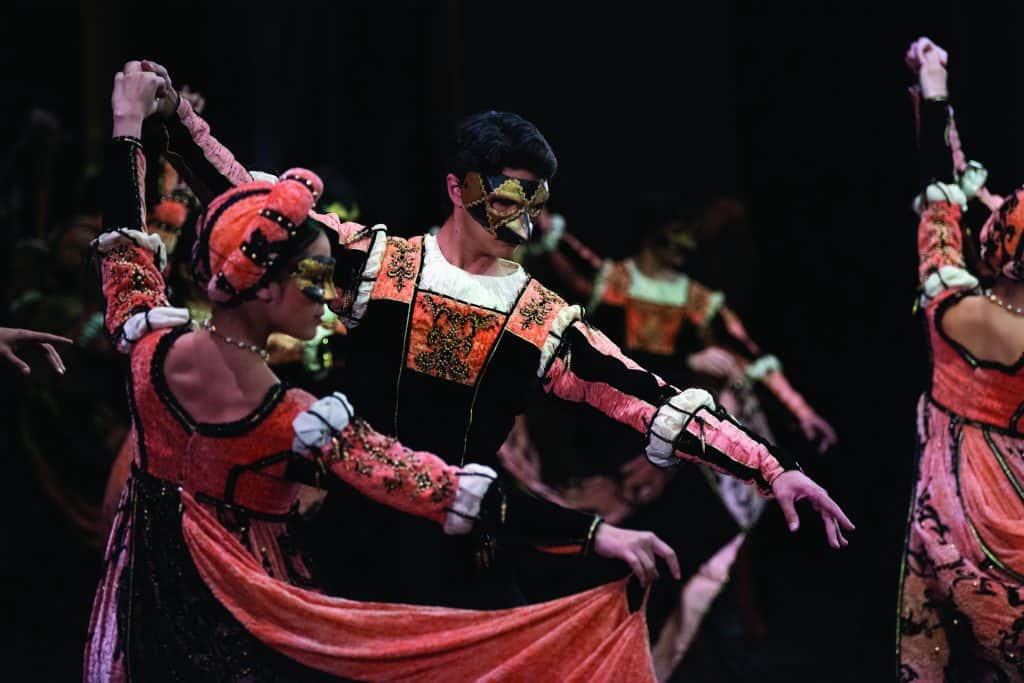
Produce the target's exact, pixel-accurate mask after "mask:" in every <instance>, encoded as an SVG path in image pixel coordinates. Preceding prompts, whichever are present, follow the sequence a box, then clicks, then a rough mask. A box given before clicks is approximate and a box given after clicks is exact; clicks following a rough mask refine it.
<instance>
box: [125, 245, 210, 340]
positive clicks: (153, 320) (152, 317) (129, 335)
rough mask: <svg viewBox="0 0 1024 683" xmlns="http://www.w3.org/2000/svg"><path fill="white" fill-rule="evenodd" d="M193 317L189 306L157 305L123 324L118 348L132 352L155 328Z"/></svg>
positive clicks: (174, 325)
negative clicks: (136, 343) (137, 343)
mask: <svg viewBox="0 0 1024 683" xmlns="http://www.w3.org/2000/svg"><path fill="white" fill-rule="evenodd" d="M108 234H109V233H108ZM191 319H192V315H191V314H190V313H189V311H188V309H187V308H172V307H170V306H157V307H156V308H151V309H149V310H148V311H142V312H140V313H136V314H135V315H133V316H132V317H130V318H128V320H126V321H125V323H124V325H122V326H121V338H120V339H118V340H117V350H118V351H120V352H121V353H131V352H132V347H134V346H135V342H137V341H139V340H140V339H142V338H143V337H145V336H146V335H147V334H149V333H150V332H152V331H153V330H165V329H167V328H169V327H178V326H180V325H185V324H187V323H188V321H189V320H191Z"/></svg>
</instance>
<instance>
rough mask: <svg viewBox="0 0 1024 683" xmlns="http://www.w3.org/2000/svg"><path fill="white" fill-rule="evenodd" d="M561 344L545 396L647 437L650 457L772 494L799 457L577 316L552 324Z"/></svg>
mask: <svg viewBox="0 0 1024 683" xmlns="http://www.w3.org/2000/svg"><path fill="white" fill-rule="evenodd" d="M552 334H553V335H554V336H557V337H558V338H559V344H558V349H557V351H556V352H554V353H553V355H552V357H551V359H550V360H548V361H547V365H544V366H542V373H543V384H544V388H545V390H546V391H547V392H548V393H551V394H554V395H555V396H558V397H559V398H561V399H564V400H567V401H573V402H576V403H586V404H587V405H589V406H591V407H593V408H595V409H597V410H599V411H600V412H602V413H604V414H605V415H606V416H608V417H609V418H611V419H613V420H616V421H617V422H620V423H622V424H624V425H627V426H629V427H632V428H633V429H634V430H636V432H637V433H638V434H639V435H644V436H645V437H646V443H645V444H644V448H645V451H646V453H647V458H648V459H649V460H650V461H651V462H652V463H654V464H655V465H658V466H660V467H668V466H670V465H672V464H674V463H676V462H677V461H678V459H679V458H685V459H688V460H694V461H697V462H700V463H703V464H706V465H710V466H711V467H714V468H715V469H718V470H720V471H722V472H725V473H726V474H730V475H732V476H735V477H737V478H738V479H741V480H743V481H749V482H753V483H755V484H757V486H758V487H759V488H760V490H761V491H762V492H763V493H765V494H768V493H770V491H771V483H772V481H774V480H775V478H776V477H777V476H778V475H779V474H781V473H782V472H783V471H785V470H786V469H794V468H796V467H797V465H796V463H795V462H781V461H780V458H781V457H782V456H781V454H780V453H778V452H777V451H776V449H775V448H774V447H772V446H769V445H768V444H767V443H766V442H764V441H762V440H760V439H758V438H757V437H756V436H754V435H752V434H751V433H749V432H747V431H746V430H745V429H744V428H743V427H741V426H740V425H739V424H738V423H737V422H736V420H735V419H733V418H732V417H731V416H730V415H729V414H728V413H727V412H726V411H725V410H724V409H723V408H721V407H720V406H718V405H717V404H716V403H715V400H714V398H713V397H712V396H711V394H710V393H708V392H707V391H705V390H703V389H696V388H690V389H686V390H683V391H680V390H679V389H677V388H676V387H673V386H671V385H669V384H666V383H665V382H664V380H662V379H661V378H660V377H658V376H657V375H655V374H653V373H650V372H648V371H646V370H644V369H643V368H642V367H640V366H639V365H637V364H636V363H635V362H634V361H633V360H632V359H630V358H628V357H627V356H626V355H624V354H623V353H622V351H621V350H619V348H618V347H617V346H616V345H615V344H613V343H612V342H611V341H610V340H609V339H608V338H607V337H606V336H605V335H604V334H603V333H602V332H600V331H599V330H597V329H594V328H592V327H590V326H589V325H587V324H586V323H585V322H583V321H580V320H576V321H575V322H572V323H571V324H569V325H568V326H566V328H565V329H564V331H559V330H558V329H556V328H552Z"/></svg>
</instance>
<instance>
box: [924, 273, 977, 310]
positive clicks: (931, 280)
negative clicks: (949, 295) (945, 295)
mask: <svg viewBox="0 0 1024 683" xmlns="http://www.w3.org/2000/svg"><path fill="white" fill-rule="evenodd" d="M977 286H978V278H976V277H974V276H973V275H971V274H970V273H969V272H967V271H966V270H964V269H963V268H959V267H957V266H941V267H939V269H938V270H936V271H935V272H933V273H932V274H931V275H929V276H928V277H927V278H925V281H924V286H923V287H922V289H923V292H922V294H921V303H922V304H926V303H928V302H929V301H930V300H932V299H934V298H935V297H937V296H938V295H939V294H941V293H942V292H944V291H945V290H947V289H974V288H975V287H977Z"/></svg>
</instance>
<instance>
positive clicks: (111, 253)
mask: <svg viewBox="0 0 1024 683" xmlns="http://www.w3.org/2000/svg"><path fill="white" fill-rule="evenodd" d="M145 173H146V164H145V157H144V156H143V153H142V145H141V144H140V143H139V142H138V141H137V140H134V139H130V138H118V139H114V140H111V141H110V143H109V146H108V148H107V159H106V165H105V167H104V177H103V187H104V195H105V198H104V217H103V222H104V225H103V227H104V231H103V232H102V233H101V234H100V235H99V237H97V238H96V239H95V240H94V241H93V244H92V246H93V250H94V253H95V254H96V257H97V259H98V261H99V266H100V272H101V275H102V278H103V295H104V297H105V299H106V302H107V309H106V314H105V322H106V327H107V330H108V331H109V332H110V333H111V334H113V335H116V336H117V337H118V340H117V345H118V348H119V349H120V350H121V351H123V352H128V351H129V350H130V349H131V346H132V344H134V343H135V342H136V341H138V340H139V339H140V338H141V337H142V336H143V335H144V334H146V333H147V332H150V331H152V330H154V329H159V328H164V327H173V326H176V325H180V324H182V323H184V322H187V321H188V319H189V318H188V312H187V311H185V310H184V309H175V308H172V307H170V305H169V303H168V301H167V296H166V294H165V284H164V279H163V275H162V274H161V270H162V268H163V266H164V264H165V263H166V259H167V254H166V250H165V249H164V245H163V243H162V242H161V241H160V238H159V236H157V235H154V234H147V233H145V232H143V230H142V225H143V224H144V222H145V209H144V205H143V203H142V201H141V197H142V188H143V186H144V178H145Z"/></svg>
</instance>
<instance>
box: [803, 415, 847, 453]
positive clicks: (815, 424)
mask: <svg viewBox="0 0 1024 683" xmlns="http://www.w3.org/2000/svg"><path fill="white" fill-rule="evenodd" d="M799 419H800V431H802V432H803V433H804V436H805V437H807V440H808V441H811V442H814V441H818V452H819V453H824V452H825V451H827V450H828V449H830V448H832V447H833V446H835V445H836V442H838V441H839V438H838V437H837V436H836V430H834V429H832V425H830V424H829V423H828V422H825V419H824V418H823V417H821V416H820V415H818V414H817V413H808V414H807V415H801V416H800V418H799Z"/></svg>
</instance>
